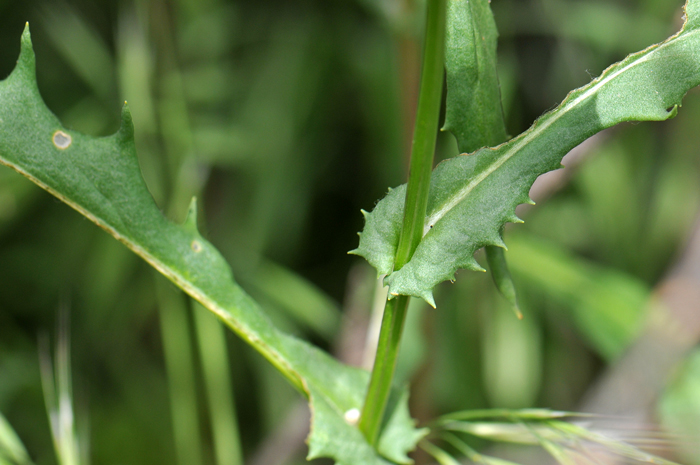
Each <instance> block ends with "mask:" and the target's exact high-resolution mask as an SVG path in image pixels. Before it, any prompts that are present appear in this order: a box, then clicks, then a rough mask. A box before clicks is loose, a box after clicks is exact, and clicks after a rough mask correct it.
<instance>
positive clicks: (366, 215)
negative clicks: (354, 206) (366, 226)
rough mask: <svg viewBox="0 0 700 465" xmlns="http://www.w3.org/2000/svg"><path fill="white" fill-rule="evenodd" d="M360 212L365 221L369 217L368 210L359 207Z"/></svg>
mask: <svg viewBox="0 0 700 465" xmlns="http://www.w3.org/2000/svg"><path fill="white" fill-rule="evenodd" d="M360 213H362V216H363V217H364V219H365V221H367V219H368V218H369V212H368V211H367V210H364V209H360Z"/></svg>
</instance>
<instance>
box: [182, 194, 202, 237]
mask: <svg viewBox="0 0 700 465" xmlns="http://www.w3.org/2000/svg"><path fill="white" fill-rule="evenodd" d="M183 226H184V227H185V228H186V229H188V230H190V231H192V232H195V233H198V232H199V231H198V229H197V197H192V200H190V206H189V207H188V209H187V217H186V218H185V222H184V223H183Z"/></svg>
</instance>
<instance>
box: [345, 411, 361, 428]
mask: <svg viewBox="0 0 700 465" xmlns="http://www.w3.org/2000/svg"><path fill="white" fill-rule="evenodd" d="M343 418H344V419H345V422H346V423H347V424H349V425H353V426H354V425H356V424H357V422H358V421H360V411H359V410H358V409H356V408H351V409H350V410H348V411H347V412H345V414H344V415H343Z"/></svg>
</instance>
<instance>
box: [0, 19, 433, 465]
mask: <svg viewBox="0 0 700 465" xmlns="http://www.w3.org/2000/svg"><path fill="white" fill-rule="evenodd" d="M133 133H134V129H133V125H132V121H131V114H130V113H129V109H128V106H127V105H124V109H123V111H122V124H121V128H120V129H119V131H118V132H117V133H116V134H114V135H112V136H109V137H104V138H94V137H90V136H86V135H84V134H80V133H78V132H75V131H71V130H68V129H66V128H64V127H63V126H61V124H60V122H59V121H58V118H56V116H54V115H53V114H52V113H51V111H50V110H49V109H48V108H47V107H46V105H45V104H44V102H43V100H42V99H41V96H40V94H39V90H38V87H37V84H36V76H35V57H34V52H33V50H32V46H31V40H30V36H29V28H28V27H27V28H26V29H25V31H24V34H23V35H22V50H21V53H20V57H19V60H18V62H17V66H16V68H15V69H14V71H13V72H12V74H11V75H10V76H9V77H8V78H7V79H6V80H4V81H1V82H0V163H2V164H4V165H7V166H10V167H11V168H13V169H15V170H16V171H18V172H20V173H21V174H23V175H24V176H26V177H28V178H29V179H31V180H32V181H34V182H35V183H36V184H38V185H39V186H41V187H43V188H44V189H46V190H47V191H49V192H50V193H52V194H53V195H55V196H56V197H58V198H59V199H61V200H62V201H64V202H66V203H67V204H69V205H70V206H72V207H73V208H75V209H76V210H78V211H79V212H80V213H82V214H83V215H85V216H86V217H87V218H89V219H90V220H92V221H93V222H95V223H96V224H97V225H99V226H100V227H101V228H103V229H104V230H106V231H107V232H108V233H109V234H111V235H112V236H114V237H115V238H117V239H118V240H120V241H121V242H122V243H124V244H125V245H126V246H127V247H129V248H130V249H131V250H132V251H134V252H135V253H137V254H138V255H140V256H141V257H142V258H144V259H145V260H146V261H147V262H148V263H150V264H151V265H152V266H153V267H155V268H156V269H157V270H158V271H160V272H161V273H162V274H164V275H165V276H166V277H168V278H169V279H170V280H171V281H172V282H174V283H175V284H176V285H177V286H178V287H180V288H181V289H183V290H184V291H185V292H187V293H188V294H189V295H190V296H192V297H193V298H194V299H196V300H197V301H199V302H200V303H201V304H202V305H204V306H205V307H206V308H208V309H209V310H211V311H212V312H214V313H215V314H216V315H217V316H218V317H219V318H220V319H221V320H222V321H223V322H224V323H225V324H226V325H228V326H229V327H230V328H231V329H233V330H234V331H235V332H236V333H237V334H238V335H239V336H240V337H242V338H243V339H244V340H245V341H246V342H248V343H249V344H251V345H252V346H253V347H254V348H255V349H256V350H257V351H258V352H260V353H261V354H262V355H263V356H264V357H265V358H267V359H268V360H269V361H270V362H271V363H272V364H273V365H274V366H275V367H276V368H277V369H279V370H280V371H281V372H282V373H283V374H284V375H285V376H286V377H287V378H288V379H289V380H290V381H291V382H292V383H293V384H294V385H295V386H296V387H297V388H298V389H299V390H300V391H302V392H303V393H305V394H306V395H307V396H308V398H309V402H310V407H311V410H312V413H313V415H312V418H313V420H312V430H311V431H312V432H311V434H310V436H309V440H308V442H309V457H321V456H323V457H331V458H333V459H335V460H336V461H337V463H339V464H345V465H356V464H360V463H362V464H370V465H382V464H387V463H389V462H387V460H385V459H384V458H382V457H380V455H378V454H377V452H376V451H375V450H374V449H373V448H372V447H371V446H370V445H369V444H368V443H367V442H366V441H365V440H364V437H363V436H362V434H361V433H360V431H359V430H358V429H357V428H355V427H354V426H351V425H350V424H348V423H347V422H346V421H345V419H344V413H345V412H347V411H348V410H351V409H360V408H361V407H362V402H363V399H364V393H365V390H366V388H367V383H368V380H369V373H367V372H366V371H363V370H359V369H355V368H351V367H348V366H345V365H343V364H341V363H339V362H338V361H336V360H335V359H333V358H331V357H330V356H329V355H327V354H326V353H324V352H322V351H321V350H319V349H317V348H315V347H314V346H312V345H310V344H308V343H306V342H303V341H301V340H299V339H296V338H293V337H291V336H288V335H286V334H284V333H282V332H280V331H279V330H277V328H275V327H274V326H273V325H272V323H271V322H270V320H269V319H268V318H267V316H266V315H265V314H264V313H263V312H262V311H261V309H260V308H259V307H258V305H257V304H256V303H255V302H254V301H253V300H252V299H251V298H250V297H249V296H248V295H247V294H246V293H245V292H244V291H243V290H242V289H241V288H240V287H238V285H236V283H235V282H234V280H233V276H232V274H231V271H230V268H229V266H228V264H227V263H226V262H225V260H224V259H223V257H222V256H221V255H220V254H219V252H218V251H217V250H216V249H215V248H214V246H212V245H211V244H210V243H209V242H207V241H206V240H205V239H204V238H202V236H201V235H200V234H199V232H198V231H197V228H196V221H195V220H194V216H193V215H190V217H189V218H188V220H186V222H185V224H184V225H177V224H174V223H172V222H170V221H168V220H167V219H166V218H165V217H164V216H163V214H162V213H161V212H160V210H159V209H158V207H157V206H156V204H155V202H154V201H153V198H152V197H151V195H150V193H149V192H148V189H147V188H146V184H145V182H144V180H143V178H142V176H141V172H140V170H139V164H138V160H137V157H136V150H135V146H134V137H133ZM192 211H194V209H191V212H192ZM397 394H400V393H397ZM397 397H401V398H402V400H403V401H402V402H397V403H396V404H394V406H393V409H391V410H389V411H388V412H389V413H388V415H387V416H388V420H387V427H386V428H385V429H384V431H383V433H382V438H383V437H385V436H386V437H390V438H397V437H398V438H400V440H398V441H393V442H392V443H391V444H387V443H386V441H383V442H381V443H380V444H381V445H382V447H381V448H380V453H381V454H382V455H383V456H385V457H387V458H389V459H390V460H392V461H395V462H400V463H408V462H410V460H409V459H408V458H407V457H406V453H407V452H408V451H410V450H412V449H413V448H414V447H415V444H416V442H417V441H418V440H419V439H420V437H422V435H423V433H422V432H421V431H419V430H416V429H415V428H414V425H413V421H412V420H411V419H410V417H409V416H408V413H407V412H408V411H407V404H406V396H405V395H404V396H397Z"/></svg>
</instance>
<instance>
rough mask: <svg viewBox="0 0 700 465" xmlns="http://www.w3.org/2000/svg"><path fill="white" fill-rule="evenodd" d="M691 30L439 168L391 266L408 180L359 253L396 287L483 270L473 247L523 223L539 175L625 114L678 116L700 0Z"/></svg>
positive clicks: (376, 217) (417, 290)
mask: <svg viewBox="0 0 700 465" xmlns="http://www.w3.org/2000/svg"><path fill="white" fill-rule="evenodd" d="M685 8H686V16H687V18H686V21H685V23H684V25H683V27H682V29H681V30H680V31H679V32H678V33H677V34H675V35H674V36H672V37H670V38H668V39H667V40H666V41H664V42H661V43H659V44H656V45H652V46H651V47H649V48H647V49H645V50H642V51H640V52H637V53H635V54H632V55H630V56H628V57H627V58H625V59H624V60H623V61H621V62H619V63H617V64H614V65H612V66H610V67H609V68H607V69H606V70H605V71H604V72H603V73H602V74H601V75H600V76H599V77H598V78H596V79H594V80H593V81H592V82H590V83H589V84H588V85H586V86H584V87H581V88H579V89H577V90H574V91H572V92H571V93H569V95H568V96H567V97H566V99H565V100H564V101H563V102H562V103H561V104H560V105H559V106H558V107H557V108H556V109H555V110H553V111H551V112H549V113H547V114H545V115H543V116H542V117H540V118H539V119H538V120H537V121H535V123H534V124H533V125H532V127H530V129H528V130H527V131H525V132H524V133H522V134H521V135H519V136H518V137H516V138H514V139H512V140H511V141H509V142H507V143H505V144H502V145H499V146H497V147H494V148H483V149H480V150H478V151H476V152H475V153H474V154H472V155H461V156H458V157H455V158H451V159H449V160H446V161H444V162H442V163H440V164H439V165H438V166H437V167H436V169H435V170H434V171H433V175H432V179H431V186H430V194H429V196H430V197H429V201H428V211H427V215H426V218H425V225H424V230H423V232H424V236H423V239H422V241H421V243H420V244H419V245H418V248H417V249H416V251H415V253H414V254H413V257H412V258H411V260H410V261H409V262H408V263H407V264H406V265H405V266H404V267H402V268H401V269H400V270H398V271H394V272H392V269H393V256H394V251H395V248H396V242H397V238H398V230H399V228H400V227H401V221H400V220H399V221H396V218H401V216H402V214H403V204H404V199H403V197H402V196H401V195H400V193H401V191H402V188H397V189H394V190H393V191H391V192H390V194H389V195H387V196H386V197H385V198H384V199H383V200H381V201H380V202H379V203H378V204H377V206H376V208H375V209H374V211H373V212H372V213H370V214H367V215H366V221H365V228H364V230H363V231H362V233H361V234H360V245H359V247H358V248H357V249H356V250H354V251H353V253H356V254H358V255H361V256H363V257H365V258H366V259H367V260H368V261H369V262H370V263H371V264H372V265H373V266H375V267H376V268H377V270H378V271H379V272H380V273H386V274H388V276H387V277H386V278H385V282H386V284H387V285H388V286H389V292H390V294H391V295H412V296H416V297H422V298H423V299H425V300H426V301H427V302H428V303H430V304H431V305H434V301H433V295H432V289H433V287H434V286H435V285H437V284H438V283H440V282H442V281H445V280H451V279H454V277H455V272H456V271H457V270H458V269H462V268H466V269H472V270H482V268H481V266H479V264H478V263H477V262H476V261H475V260H474V256H473V254H474V252H475V251H476V250H477V249H479V248H481V247H484V246H498V247H505V244H504V243H503V239H502V237H501V230H502V228H503V226H504V224H505V223H507V222H512V223H516V222H520V220H519V219H518V218H517V217H516V215H515V207H516V206H517V205H519V204H521V203H531V200H530V198H529V196H528V192H529V189H530V187H531V186H532V183H533V182H534V181H535V179H536V178H537V177H538V176H539V175H541V174H543V173H546V172H547V171H551V170H554V169H557V168H559V167H560V166H561V165H560V162H561V159H562V158H563V156H564V155H565V154H566V153H567V152H568V151H569V150H571V149H572V148H574V147H575V146H577V145H578V144H579V143H581V142H583V141H584V140H585V139H587V138H588V137H590V136H592V135H593V134H595V133H597V132H599V131H601V130H603V129H605V128H608V127H610V126H613V125H615V124H617V123H620V122H623V121H662V120H666V119H668V118H671V117H673V116H675V115H676V111H677V107H678V106H680V105H681V100H682V98H683V96H684V95H685V93H686V92H687V91H688V90H690V89H691V88H693V87H695V86H697V85H698V84H700V30H699V29H700V0H688V3H687V4H686V7H685Z"/></svg>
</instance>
